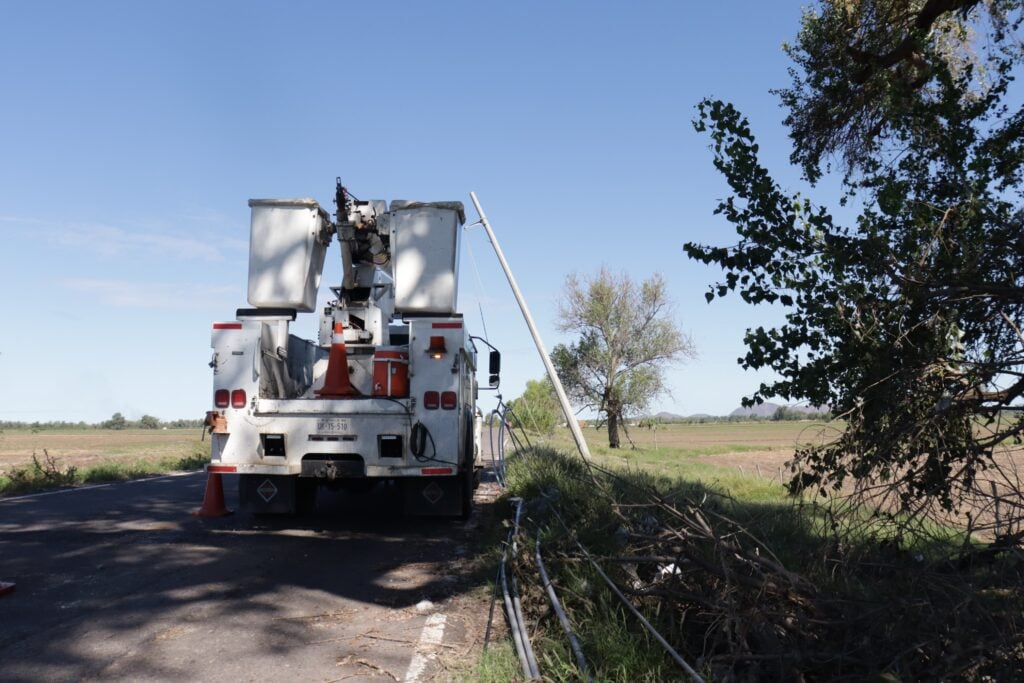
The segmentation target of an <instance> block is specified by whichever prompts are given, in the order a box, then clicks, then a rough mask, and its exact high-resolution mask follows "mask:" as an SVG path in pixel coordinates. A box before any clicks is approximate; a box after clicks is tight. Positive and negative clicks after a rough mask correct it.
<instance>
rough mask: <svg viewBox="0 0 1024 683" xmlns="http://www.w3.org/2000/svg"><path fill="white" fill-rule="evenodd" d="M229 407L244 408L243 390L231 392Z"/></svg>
mask: <svg viewBox="0 0 1024 683" xmlns="http://www.w3.org/2000/svg"><path fill="white" fill-rule="evenodd" d="M231 407H232V408H244V407H245V389H235V390H234V391H232V392H231Z"/></svg>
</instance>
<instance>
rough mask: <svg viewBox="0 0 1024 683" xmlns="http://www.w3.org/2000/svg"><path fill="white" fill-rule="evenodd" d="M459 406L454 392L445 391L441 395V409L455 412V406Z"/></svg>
mask: <svg viewBox="0 0 1024 683" xmlns="http://www.w3.org/2000/svg"><path fill="white" fill-rule="evenodd" d="M458 404H459V397H458V396H457V395H456V394H455V392H454V391H446V392H444V393H443V394H441V407H442V408H444V409H445V410H455V406H457V405H458Z"/></svg>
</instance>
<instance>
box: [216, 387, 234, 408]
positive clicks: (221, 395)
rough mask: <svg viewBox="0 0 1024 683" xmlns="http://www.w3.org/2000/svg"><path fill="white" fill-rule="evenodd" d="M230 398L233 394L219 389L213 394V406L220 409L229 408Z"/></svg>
mask: <svg viewBox="0 0 1024 683" xmlns="http://www.w3.org/2000/svg"><path fill="white" fill-rule="evenodd" d="M230 396H231V394H230V392H229V391H228V390H227V389H218V390H217V391H215V392H214V394H213V405H215V406H216V407H218V408H227V407H228V402H229V401H230Z"/></svg>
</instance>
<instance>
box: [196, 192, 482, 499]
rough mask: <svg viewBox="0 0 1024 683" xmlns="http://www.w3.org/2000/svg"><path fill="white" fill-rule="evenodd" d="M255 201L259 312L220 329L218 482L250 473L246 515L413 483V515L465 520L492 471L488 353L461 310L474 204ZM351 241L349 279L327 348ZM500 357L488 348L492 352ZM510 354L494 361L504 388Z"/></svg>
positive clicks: (212, 418)
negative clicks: (295, 325) (327, 207)
mask: <svg viewBox="0 0 1024 683" xmlns="http://www.w3.org/2000/svg"><path fill="white" fill-rule="evenodd" d="M335 203H336V206H337V212H336V214H335V216H336V220H335V221H334V222H332V221H331V216H330V215H329V214H328V213H327V212H326V211H324V210H323V209H322V208H321V207H320V206H319V205H318V204H317V202H315V201H313V200H312V199H253V200H251V201H250V202H249V206H250V207H251V209H252V223H251V231H250V243H249V291H248V300H249V304H250V306H252V308H244V309H239V310H238V311H237V315H236V317H235V320H232V321H227V322H217V323H214V324H213V339H212V346H213V360H212V361H211V363H210V365H211V367H212V368H213V410H212V411H210V412H209V413H208V415H207V424H208V426H209V429H210V432H211V441H212V449H211V450H212V453H211V462H210V464H209V465H208V466H207V470H208V471H209V472H210V473H227V472H232V473H237V474H238V475H239V498H240V504H241V506H242V508H243V510H248V511H253V512H258V513H294V512H302V511H308V510H310V509H312V508H313V507H314V506H315V499H316V494H317V491H318V489H319V487H321V486H327V487H332V488H350V489H365V488H369V487H370V486H372V485H373V484H375V483H379V482H382V481H390V482H394V483H395V484H397V485H399V486H401V488H402V490H403V494H402V495H403V497H404V507H405V510H406V512H407V513H410V514H421V515H444V516H459V515H461V516H465V515H468V514H469V511H470V507H471V504H472V495H473V488H474V486H475V483H476V481H478V470H479V468H480V467H481V462H480V444H479V434H480V430H479V419H480V418H479V412H478V411H477V409H476V400H477V393H478V386H477V381H476V372H477V349H476V347H475V345H474V343H473V338H471V337H470V335H469V333H468V332H467V330H466V327H465V324H464V320H463V318H462V315H461V314H460V313H458V311H457V308H456V294H457V288H458V256H459V238H460V233H461V226H462V224H463V223H464V222H465V214H464V211H463V206H462V204H461V203H460V202H410V201H397V200H396V201H392V202H391V204H390V205H388V204H387V203H386V202H385V201H380V200H371V201H358V200H356V199H355V198H353V197H352V196H351V195H350V194H349V193H348V191H347V190H346V189H345V188H344V187H343V186H342V185H341V183H340V182H338V185H337V191H336V196H335ZM334 237H337V239H338V243H339V245H340V247H341V260H342V272H343V282H342V283H341V285H340V286H338V287H332V288H331V291H332V292H333V293H334V296H335V297H336V298H335V299H334V300H332V301H330V302H329V303H328V304H327V305H326V307H324V308H323V309H322V310H321V311H320V333H319V338H318V339H317V340H315V341H310V340H306V339H302V338H299V337H297V336H295V335H293V334H290V332H289V326H290V324H291V323H292V322H293V321H294V320H295V319H296V314H297V313H300V312H302V313H304V312H311V311H313V310H314V309H315V308H316V307H317V292H318V290H319V286H320V278H321V273H322V270H323V264H324V258H325V255H326V252H327V247H328V246H329V245H330V243H331V242H332V240H333V238H334ZM488 346H489V345H488ZM499 367H500V356H499V355H498V353H497V352H496V351H494V350H492V351H491V353H490V358H489V375H490V377H489V382H488V383H489V384H490V385H491V386H497V382H498V377H497V374H498V371H499Z"/></svg>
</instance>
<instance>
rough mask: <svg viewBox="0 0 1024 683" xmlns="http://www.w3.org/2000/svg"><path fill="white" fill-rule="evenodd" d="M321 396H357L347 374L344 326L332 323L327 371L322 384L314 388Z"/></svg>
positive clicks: (357, 393) (357, 392) (356, 391)
mask: <svg viewBox="0 0 1024 683" xmlns="http://www.w3.org/2000/svg"><path fill="white" fill-rule="evenodd" d="M316 395H317V396H320V397H321V398H348V397H351V396H359V391H358V390H357V389H356V388H355V387H354V386H352V380H351V379H350V378H349V375H348V351H346V350H345V326H344V325H342V324H341V323H334V336H333V337H331V355H330V356H328V357H327V373H326V376H325V377H324V386H323V388H322V389H317V390H316Z"/></svg>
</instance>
